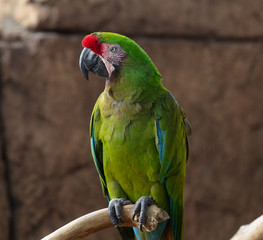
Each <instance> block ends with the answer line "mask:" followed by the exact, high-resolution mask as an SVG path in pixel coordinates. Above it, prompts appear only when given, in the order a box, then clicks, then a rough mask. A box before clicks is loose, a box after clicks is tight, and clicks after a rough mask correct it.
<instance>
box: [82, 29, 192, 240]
mask: <svg viewBox="0 0 263 240" xmlns="http://www.w3.org/2000/svg"><path fill="white" fill-rule="evenodd" d="M82 45H83V47H84V49H83V50H82V52H81V55H80V60H79V64H80V69H81V72H82V73H83V75H84V77H85V78H86V79H88V73H89V71H91V72H93V73H94V74H97V75H99V76H102V77H105V78H106V85H105V89H104V91H103V92H102V94H101V95H100V96H99V98H98V100H97V102H96V104H95V106H94V110H93V113H92V116H91V123H90V137H91V148H92V155H93V158H94V162H95V166H96V169H97V171H98V173H99V177H100V181H101V185H102V189H103V193H104V194H105V195H106V196H107V198H108V200H109V207H108V209H109V217H110V219H111V221H112V223H113V225H114V226H115V227H117V228H118V230H119V231H120V234H121V236H122V238H123V239H126V240H128V239H137V240H157V239H158V240H159V239H174V240H181V239H183V211H184V179H185V168H186V161H187V158H188V151H189V150H188V149H189V147H188V135H190V132H191V128H190V124H189V122H188V121H187V118H186V115H185V113H184V111H183V110H182V108H181V107H180V106H179V105H178V103H177V101H176V100H175V99H174V97H173V96H172V94H171V93H170V92H169V91H168V90H167V89H165V88H164V87H163V84H162V83H161V80H162V77H161V75H160V73H159V72H158V70H157V68H156V67H155V65H154V64H153V62H152V61H151V59H150V58H149V56H148V55H147V54H146V52H145V51H144V50H143V49H142V48H141V47H140V46H139V45H138V44H137V43H135V42H134V41H133V40H131V39H129V38H128V37H125V36H123V35H120V34H116V33H110V32H96V33H92V34H90V35H87V36H85V38H84V39H83V41H82ZM131 203H135V209H134V215H133V216H135V215H136V214H138V213H140V215H139V224H140V229H138V228H121V227H119V226H118V223H119V221H120V222H122V217H121V208H122V206H123V205H126V204H131ZM152 204H156V205H157V206H158V207H160V208H162V209H164V210H165V211H167V212H168V213H169V215H170V220H169V221H168V220H167V221H165V222H163V223H160V224H159V226H158V228H157V229H156V230H154V231H152V232H146V231H143V230H142V225H143V224H144V223H145V217H146V210H147V207H149V206H150V205H152Z"/></svg>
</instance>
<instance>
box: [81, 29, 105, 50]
mask: <svg viewBox="0 0 263 240" xmlns="http://www.w3.org/2000/svg"><path fill="white" fill-rule="evenodd" d="M82 46H83V47H85V48H89V49H90V50H92V51H93V52H94V53H96V54H99V55H101V45H100V41H99V39H98V38H97V37H96V36H93V35H92V34H90V35H87V36H86V37H84V38H83V40H82Z"/></svg>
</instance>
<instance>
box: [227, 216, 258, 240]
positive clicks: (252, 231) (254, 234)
mask: <svg viewBox="0 0 263 240" xmlns="http://www.w3.org/2000/svg"><path fill="white" fill-rule="evenodd" d="M230 240H263V215H262V216H261V217H259V218H257V219H256V220H254V221H253V222H251V223H250V224H248V225H244V226H241V227H240V228H239V230H238V231H237V233H236V234H235V235H234V236H233V237H232V238H231V239H230Z"/></svg>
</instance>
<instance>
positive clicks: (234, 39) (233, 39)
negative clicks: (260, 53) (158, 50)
mask: <svg viewBox="0 0 263 240" xmlns="http://www.w3.org/2000/svg"><path fill="white" fill-rule="evenodd" d="M27 31H28V30H27ZM29 32H31V33H50V34H52V33H54V34H58V35H62V36H74V37H78V36H79V37H81V36H83V37H84V36H85V35H86V34H90V33H91V32H89V31H87V32H83V31H75V30H70V29H50V30H49V29H47V30H45V29H42V30H39V31H37V30H36V31H30V30H29ZM123 34H124V35H126V36H127V37H130V38H150V39H159V40H160V39H168V40H169V39H170V40H184V41H197V42H210V41H211V42H221V43H257V42H263V36H262V35H255V36H238V35H229V36H227V35H218V34H215V33H203V34H185V33H176V34H166V33H163V34H160V33H158V34H155V33H137V34H130V33H123Z"/></svg>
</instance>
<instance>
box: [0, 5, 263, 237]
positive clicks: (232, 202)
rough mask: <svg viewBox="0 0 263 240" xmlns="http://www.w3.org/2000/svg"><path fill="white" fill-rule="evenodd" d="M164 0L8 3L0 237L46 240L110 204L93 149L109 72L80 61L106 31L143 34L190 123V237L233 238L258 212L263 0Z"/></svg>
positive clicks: (262, 167) (2, 15) (0, 66)
mask: <svg viewBox="0 0 263 240" xmlns="http://www.w3.org/2000/svg"><path fill="white" fill-rule="evenodd" d="M162 3H163V4H162V5H160V1H150V0H147V1H137V0H133V1H120V0H114V1H106V0H105V1H104V0H97V1H94V0H89V1H84V0H83V1H82V0H81V1H76V3H75V2H74V3H73V2H72V1H69V0H68V1H67V0H60V1H51V0H34V1H26V0H0V5H1V6H3V7H1V8H0V19H1V24H0V25H1V33H0V37H1V38H0V124H1V127H0V131H1V132H0V136H1V138H0V144H1V145H0V154H1V155H0V232H1V239H3V240H24V239H28V240H31V239H32V240H33V239H40V238H41V237H43V236H45V235H47V234H48V233H50V232H52V231H53V230H55V229H56V228H58V227H59V226H62V225H64V224H65V223H67V222H69V221H70V220H73V219H75V218H77V217H79V216H81V215H83V214H86V213H88V212H91V211H93V210H96V209H99V208H103V207H106V206H107V201H106V199H105V198H103V196H102V193H101V188H100V184H99V179H98V176H97V173H96V170H95V167H94V164H93V161H92V158H91V153H90V146H89V118H90V114H91V111H92V107H93V105H94V103H95V101H96V99H97V97H98V96H99V94H100V92H101V91H102V90H103V87H104V80H103V79H100V78H96V77H94V76H91V80H90V81H89V82H87V81H85V80H84V78H83V77H82V75H81V73H80V71H79V67H78V58H79V54H80V51H81V49H82V47H81V44H80V43H81V40H82V38H83V36H84V35H85V34H87V33H90V32H92V31H98V30H103V31H114V32H119V33H123V34H127V35H129V36H131V37H132V38H133V39H134V40H135V41H137V42H138V43H139V44H140V45H141V46H142V47H143V48H144V49H145V50H146V51H147V52H148V54H149V55H150V57H151V58H152V60H153V61H154V63H155V64H156V66H157V68H158V69H159V71H160V72H161V74H162V76H163V79H164V81H163V82H164V85H165V86H166V87H167V88H168V89H169V90H170V91H171V92H172V93H173V95H174V96H175V97H176V98H177V99H178V101H179V102H180V104H181V105H182V106H183V108H184V109H185V111H186V112H187V115H188V118H189V120H190V122H191V124H192V128H193V135H192V137H191V139H190V142H191V145H190V147H191V154H190V160H189V163H188V166H187V178H186V192H185V200H186V204H185V205H186V207H185V239H186V240H188V239H189V240H190V239H200V240H201V239H215V238H216V239H218V240H223V239H229V238H230V236H231V235H233V234H234V232H235V231H236V230H237V228H238V227H239V226H240V225H241V224H244V223H247V222H249V221H251V220H252V219H254V218H256V217H257V216H259V215H260V214H262V202H263V191H262V190H263V189H262V182H263V174H262V171H263V149H262V147H261V144H262V139H263V120H262V116H263V108H262V101H263V94H262V90H263V81H262V78H263V71H262V65H263V54H262V52H263V41H262V36H263V30H262V27H261V26H262V21H263V14H262V10H261V9H262V2H261V1H259V0H255V1H253V2H248V1H243V0H242V1H226V0H224V1H213V2H211V1H208V0H202V1H201V0H200V1H193V0H192V1H172V0H165V1H163V2H162ZM91 239H119V238H118V235H117V234H116V231H115V230H114V229H112V230H107V231H103V232H101V233H98V234H96V235H94V236H93V237H91Z"/></svg>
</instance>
